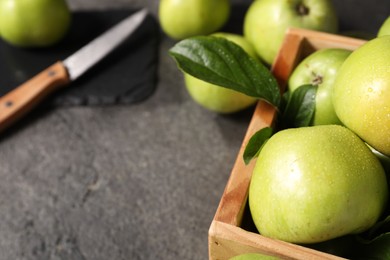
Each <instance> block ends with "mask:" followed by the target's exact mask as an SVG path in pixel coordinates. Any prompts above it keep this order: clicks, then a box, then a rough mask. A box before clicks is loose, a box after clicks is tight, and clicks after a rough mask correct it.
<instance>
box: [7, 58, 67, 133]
mask: <svg viewBox="0 0 390 260" xmlns="http://www.w3.org/2000/svg"><path fill="white" fill-rule="evenodd" d="M69 81H70V80H69V76H68V73H67V70H66V68H65V66H64V65H63V63H62V62H61V61H59V62H57V63H55V64H53V65H51V66H50V67H48V68H47V69H45V70H44V71H42V72H40V73H39V74H38V75H36V76H34V77H33V78H31V79H30V80H28V81H26V82H25V83H23V84H22V85H20V86H19V87H17V88H15V89H14V90H12V91H10V92H9V93H7V94H6V95H4V96H2V97H1V98H0V132H1V131H3V130H4V129H5V128H7V127H9V126H10V125H11V124H12V123H14V122H16V121H17V120H18V119H20V118H21V117H22V116H23V115H25V114H26V113H27V112H29V111H30V110H31V109H33V108H34V107H35V106H36V105H38V103H39V102H40V101H41V100H42V99H44V98H45V97H47V96H48V95H49V94H51V93H53V92H54V91H55V90H57V89H59V88H60V87H62V86H65V85H66V84H68V83H69Z"/></svg>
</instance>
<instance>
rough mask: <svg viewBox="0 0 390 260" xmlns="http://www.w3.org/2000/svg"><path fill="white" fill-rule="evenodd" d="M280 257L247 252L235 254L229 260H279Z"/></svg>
mask: <svg viewBox="0 0 390 260" xmlns="http://www.w3.org/2000/svg"><path fill="white" fill-rule="evenodd" d="M278 259H279V258H277V257H273V256H268V255H263V254H258V253H247V254H241V255H237V256H234V257H232V258H230V259H229V260H278Z"/></svg>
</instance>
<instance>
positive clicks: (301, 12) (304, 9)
mask: <svg viewBox="0 0 390 260" xmlns="http://www.w3.org/2000/svg"><path fill="white" fill-rule="evenodd" d="M296 8H297V12H298V14H299V15H301V16H304V15H308V14H309V11H310V9H309V8H308V7H307V6H305V5H304V4H302V3H300V4H298V5H297V7H296Z"/></svg>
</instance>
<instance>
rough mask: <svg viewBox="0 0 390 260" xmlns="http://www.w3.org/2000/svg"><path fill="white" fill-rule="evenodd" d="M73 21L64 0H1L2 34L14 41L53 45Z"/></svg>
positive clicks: (29, 45) (33, 45)
mask: <svg viewBox="0 0 390 260" xmlns="http://www.w3.org/2000/svg"><path fill="white" fill-rule="evenodd" d="M70 22H71V13H70V10H69V8H68V5H67V3H66V1H65V0H1V1H0V35H1V37H2V38H3V40H5V41H6V42H8V43H10V44H12V45H16V46H20V47H46V46H50V45H53V44H55V43H57V42H58V41H59V40H61V39H62V38H63V37H64V36H65V34H66V32H67V31H68V28H69V26H70Z"/></svg>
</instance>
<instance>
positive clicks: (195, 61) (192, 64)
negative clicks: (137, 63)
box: [169, 36, 281, 107]
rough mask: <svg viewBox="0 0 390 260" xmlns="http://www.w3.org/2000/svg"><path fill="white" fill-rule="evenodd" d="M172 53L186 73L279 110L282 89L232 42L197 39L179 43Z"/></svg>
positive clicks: (258, 63)
mask: <svg viewBox="0 0 390 260" xmlns="http://www.w3.org/2000/svg"><path fill="white" fill-rule="evenodd" d="M169 53H170V55H171V56H172V57H173V58H174V59H175V60H176V62H177V65H178V67H179V68H180V69H181V70H182V71H184V72H185V73H188V74H190V75H192V76H194V77H196V78H199V79H201V80H203V81H206V82H209V83H212V84H215V85H218V86H221V87H225V88H229V89H233V90H236V91H238V92H241V93H244V94H246V95H248V96H252V97H255V98H260V99H264V100H265V101H267V102H269V103H270V104H272V105H274V106H275V107H278V106H279V103H280V99H281V94H280V89H279V86H278V83H277V81H276V79H275V78H274V76H273V75H272V73H271V72H270V71H269V69H268V68H267V67H265V66H264V65H263V64H262V63H260V62H259V61H257V60H255V59H253V58H252V57H250V56H249V55H248V54H247V53H246V52H245V51H244V50H243V49H242V48H241V47H240V46H238V45H237V44H235V43H233V42H231V41H229V40H226V39H224V38H221V37H213V36H196V37H192V38H188V39H185V40H182V41H180V42H178V43H177V44H176V45H175V46H174V47H172V48H171V49H170V51H169Z"/></svg>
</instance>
